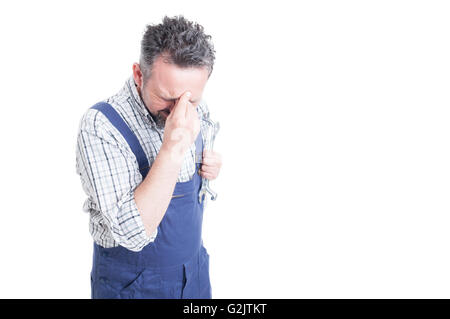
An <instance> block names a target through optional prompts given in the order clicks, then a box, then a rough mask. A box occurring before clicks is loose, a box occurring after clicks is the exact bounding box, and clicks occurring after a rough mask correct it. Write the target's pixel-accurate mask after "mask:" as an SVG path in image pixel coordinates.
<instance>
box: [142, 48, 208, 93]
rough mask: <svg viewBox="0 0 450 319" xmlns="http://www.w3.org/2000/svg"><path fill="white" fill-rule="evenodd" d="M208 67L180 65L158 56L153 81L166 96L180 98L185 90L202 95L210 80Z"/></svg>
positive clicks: (154, 63) (154, 65)
mask: <svg viewBox="0 0 450 319" xmlns="http://www.w3.org/2000/svg"><path fill="white" fill-rule="evenodd" d="M208 74H209V71H208V68H207V67H179V66H177V65H175V64H172V63H168V62H165V61H164V58H163V57H162V56H160V57H158V58H157V59H156V60H155V61H154V62H153V66H152V71H151V82H152V83H153V85H154V87H155V88H156V89H157V90H158V91H159V93H161V94H163V95H165V96H164V97H166V98H173V99H176V98H179V97H180V96H181V95H182V94H183V93H184V92H186V91H190V92H192V95H193V97H199V96H201V94H202V92H203V88H204V87H205V84H206V82H207V81H208Z"/></svg>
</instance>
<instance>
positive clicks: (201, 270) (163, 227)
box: [91, 102, 211, 299]
mask: <svg viewBox="0 0 450 319" xmlns="http://www.w3.org/2000/svg"><path fill="white" fill-rule="evenodd" d="M92 108H95V109H97V110H99V111H100V112H102V113H103V114H104V115H105V116H106V117H107V118H108V119H109V120H110V121H111V123H112V124H113V125H114V126H115V127H116V128H117V129H118V130H119V131H120V132H121V134H122V135H123V136H124V138H125V140H126V141H127V142H128V144H129V145H130V148H131V149H132V151H133V152H134V154H135V155H136V158H137V160H138V163H139V167H140V171H141V174H142V177H143V179H144V178H145V176H146V175H147V173H148V170H149V165H148V161H147V157H146V155H145V153H144V151H143V149H142V147H141V145H140V143H139V141H138V139H137V137H136V136H135V135H134V133H133V132H132V131H131V130H130V129H129V127H128V126H127V125H126V124H125V122H124V121H123V119H122V118H121V117H120V115H119V114H118V113H117V112H116V111H115V110H114V108H113V107H112V106H111V105H109V104H107V103H104V102H101V103H97V104H96V105H94V106H93V107H92ZM195 145H196V153H197V154H201V153H200V152H202V151H203V142H202V135H201V133H199V134H198V137H197V139H196V141H195ZM196 162H197V161H196ZM195 165H196V169H195V174H194V177H193V178H192V179H191V180H189V181H187V182H178V183H176V185H175V190H174V193H173V196H172V200H171V201H170V204H169V207H168V208H167V211H166V213H165V215H164V217H163V219H162V221H161V223H160V224H159V226H158V234H157V236H156V239H155V241H154V242H152V243H150V244H148V245H147V246H145V247H144V248H143V249H142V250H141V251H140V252H134V251H131V250H128V249H126V248H124V247H122V246H118V247H113V248H104V247H101V246H100V245H97V244H96V243H94V257H93V265H92V272H91V296H92V298H193V299H194V298H198V299H200V298H202V299H206V298H211V284H210V279H209V254H208V252H207V250H206V249H205V247H204V246H203V241H202V220H203V203H204V201H202V204H200V203H199V200H198V194H199V190H200V187H201V180H202V179H201V177H200V175H199V174H198V169H199V168H200V164H199V163H196V164H195Z"/></svg>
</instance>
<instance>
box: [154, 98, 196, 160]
mask: <svg viewBox="0 0 450 319" xmlns="http://www.w3.org/2000/svg"><path fill="white" fill-rule="evenodd" d="M190 97H191V93H190V92H185V93H183V95H181V97H180V98H179V99H178V101H177V102H176V104H175V106H174V107H173V109H172V111H171V112H170V114H169V115H168V116H167V118H166V121H165V122H166V123H165V127H164V139H163V147H166V148H167V149H169V150H170V151H171V154H172V155H173V156H175V157H177V158H180V157H183V155H184V153H185V152H186V151H187V149H188V148H189V146H191V145H192V143H194V141H195V139H196V138H197V135H198V133H199V132H200V120H199V118H198V113H197V109H196V108H195V106H194V105H192V103H190V102H189V98H190Z"/></svg>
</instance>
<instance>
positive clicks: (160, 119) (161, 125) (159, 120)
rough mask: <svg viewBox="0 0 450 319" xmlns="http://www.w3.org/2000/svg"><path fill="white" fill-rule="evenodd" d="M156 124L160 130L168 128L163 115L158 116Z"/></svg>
mask: <svg viewBox="0 0 450 319" xmlns="http://www.w3.org/2000/svg"><path fill="white" fill-rule="evenodd" d="M155 123H156V126H157V127H158V128H159V129H163V128H164V126H166V120H165V119H164V118H163V117H162V116H161V113H158V115H156V119H155Z"/></svg>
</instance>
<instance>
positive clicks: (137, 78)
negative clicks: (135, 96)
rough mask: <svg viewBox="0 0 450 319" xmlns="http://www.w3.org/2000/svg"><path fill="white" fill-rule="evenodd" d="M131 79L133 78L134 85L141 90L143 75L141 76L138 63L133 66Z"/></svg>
mask: <svg viewBox="0 0 450 319" xmlns="http://www.w3.org/2000/svg"><path fill="white" fill-rule="evenodd" d="M133 78H134V83H136V85H137V86H138V87H139V88H140V89H142V85H143V82H144V75H143V74H142V70H141V67H140V65H139V63H134V64H133Z"/></svg>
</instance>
